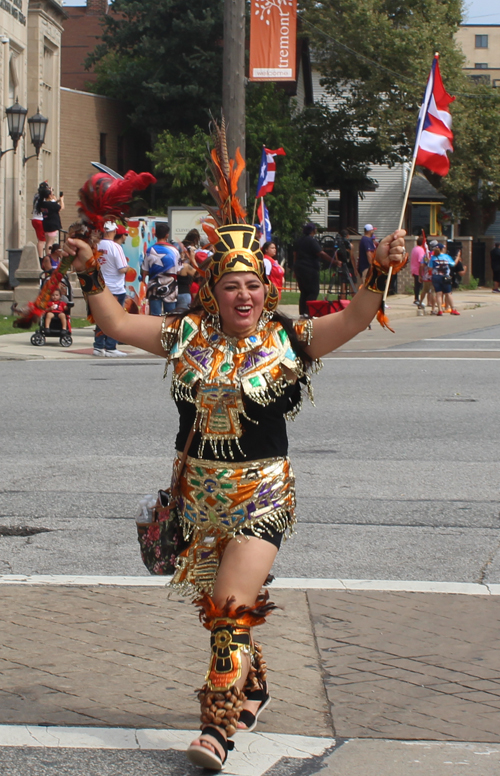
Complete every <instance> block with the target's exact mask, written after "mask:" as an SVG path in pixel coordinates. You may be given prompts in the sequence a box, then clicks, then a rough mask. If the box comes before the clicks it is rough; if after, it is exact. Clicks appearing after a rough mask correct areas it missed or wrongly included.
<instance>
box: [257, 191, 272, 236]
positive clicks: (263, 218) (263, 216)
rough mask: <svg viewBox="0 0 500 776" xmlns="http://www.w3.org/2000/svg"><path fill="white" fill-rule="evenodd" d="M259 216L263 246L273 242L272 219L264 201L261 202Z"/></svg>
mask: <svg viewBox="0 0 500 776" xmlns="http://www.w3.org/2000/svg"><path fill="white" fill-rule="evenodd" d="M257 216H258V219H259V224H260V228H261V231H262V245H263V244H264V243H265V242H271V240H272V237H273V230H272V227H271V219H270V218H269V210H268V209H267V207H266V205H265V202H264V200H263V199H261V200H260V205H259V207H258V210H257Z"/></svg>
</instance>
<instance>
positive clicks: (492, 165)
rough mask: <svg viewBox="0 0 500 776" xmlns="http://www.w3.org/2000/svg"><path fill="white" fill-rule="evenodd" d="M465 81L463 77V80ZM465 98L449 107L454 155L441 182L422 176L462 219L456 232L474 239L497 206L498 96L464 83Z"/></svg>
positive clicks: (499, 194)
mask: <svg viewBox="0 0 500 776" xmlns="http://www.w3.org/2000/svg"><path fill="white" fill-rule="evenodd" d="M467 80H468V79H467ZM464 88H465V89H467V90H468V91H467V92H466V93H467V94H470V96H468V97H466V96H460V95H459V96H458V97H457V99H456V101H455V102H454V103H453V105H452V111H453V131H454V134H455V138H454V152H453V153H452V154H450V162H451V164H450V172H449V174H448V175H447V176H446V177H445V178H441V179H440V178H439V177H438V176H433V175H432V174H429V173H427V177H428V178H429V180H430V181H431V183H433V185H435V186H436V187H437V188H439V189H440V190H441V191H442V193H443V194H445V196H446V201H445V205H446V207H447V208H448V209H449V210H451V212H452V214H453V216H454V218H456V219H460V220H461V225H460V233H461V234H468V235H472V236H473V237H479V236H480V235H483V234H484V233H485V231H486V229H487V228H488V226H489V225H490V224H492V223H493V221H494V220H495V214H496V211H497V210H498V209H499V208H500V94H498V89H493V88H492V87H490V86H487V85H483V86H482V85H476V84H472V83H470V82H467V83H465V85H464Z"/></svg>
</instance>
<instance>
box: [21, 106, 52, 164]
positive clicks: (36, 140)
mask: <svg viewBox="0 0 500 776" xmlns="http://www.w3.org/2000/svg"><path fill="white" fill-rule="evenodd" d="M48 123H49V120H48V119H47V118H45V116H42V114H41V113H40V108H37V109H36V113H35V115H34V116H30V118H29V119H28V126H29V128H30V136H31V143H32V145H34V146H35V149H36V154H31V156H25V157H24V159H23V164H26V162H27V161H28V159H33V157H34V156H36V158H37V159H38V158H39V156H40V148H41V147H42V146H43V144H44V143H45V133H46V132H47V124H48Z"/></svg>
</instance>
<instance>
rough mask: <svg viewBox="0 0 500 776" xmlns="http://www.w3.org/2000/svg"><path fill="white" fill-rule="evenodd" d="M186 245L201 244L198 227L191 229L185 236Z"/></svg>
mask: <svg viewBox="0 0 500 776" xmlns="http://www.w3.org/2000/svg"><path fill="white" fill-rule="evenodd" d="M182 242H183V243H184V245H185V246H186V248H187V246H188V245H199V244H200V233H199V231H198V230H197V229H190V230H189V232H188V233H187V235H186V236H185V238H184V239H183V241H182Z"/></svg>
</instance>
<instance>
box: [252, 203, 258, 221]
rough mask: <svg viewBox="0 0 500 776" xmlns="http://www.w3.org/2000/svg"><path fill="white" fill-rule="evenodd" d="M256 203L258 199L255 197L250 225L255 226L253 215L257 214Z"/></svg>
mask: <svg viewBox="0 0 500 776" xmlns="http://www.w3.org/2000/svg"><path fill="white" fill-rule="evenodd" d="M257 201H258V197H255V199H254V202H253V216H252V224H255V214H256V212H257Z"/></svg>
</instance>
